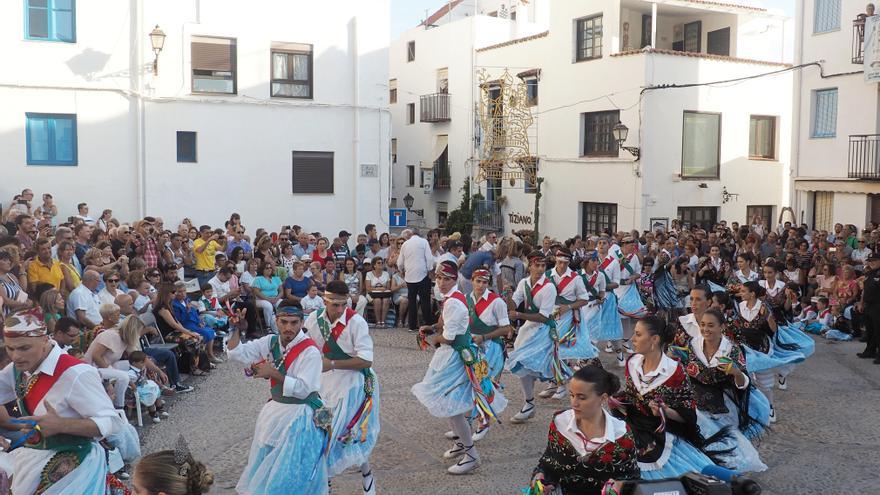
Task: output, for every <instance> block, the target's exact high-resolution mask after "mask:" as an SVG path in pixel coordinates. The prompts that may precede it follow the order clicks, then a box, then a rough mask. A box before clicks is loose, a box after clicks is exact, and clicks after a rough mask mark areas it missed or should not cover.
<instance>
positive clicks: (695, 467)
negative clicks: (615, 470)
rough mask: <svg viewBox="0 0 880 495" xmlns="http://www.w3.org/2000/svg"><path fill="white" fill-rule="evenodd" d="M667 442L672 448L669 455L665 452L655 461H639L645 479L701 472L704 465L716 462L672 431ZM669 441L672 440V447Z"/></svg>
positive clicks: (676, 476)
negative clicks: (646, 462)
mask: <svg viewBox="0 0 880 495" xmlns="http://www.w3.org/2000/svg"><path fill="white" fill-rule="evenodd" d="M666 442H667V445H666V448H667V449H671V451H670V452H669V453H668V456H667V455H666V454H665V453H664V455H663V456H661V457H660V459H659V460H658V461H657V462H655V463H651V464H645V463H642V462H640V463H639V469H641V471H642V479H643V480H659V479H663V478H678V477H679V476H681V475H683V474H685V473H689V472H691V471H696V472H698V473H699V472H700V471H702V470H703V468H704V467H706V466H710V465H713V464H714V463H713V462H712V459H709V457H708V456H706V454H704V453H703V452H702V451H701V450H700V449H698V448H696V447H694V446H693V445H691V444H689V443H688V442H686V441H684V440H682V439H680V438H679V437H677V436H675V435H673V434H671V433H666ZM669 442H672V446H671V447H670V446H669ZM664 458H665V459H664Z"/></svg>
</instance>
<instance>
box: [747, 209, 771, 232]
mask: <svg viewBox="0 0 880 495" xmlns="http://www.w3.org/2000/svg"><path fill="white" fill-rule="evenodd" d="M755 215H757V216H759V217H761V223H762V224H763V225H764V232H765V233H766V232H770V222H772V221H773V207H772V206H768V205H748V206H746V221H745V223H744V224H743V225H749V226H751V225H752V221H753V220H754V219H755Z"/></svg>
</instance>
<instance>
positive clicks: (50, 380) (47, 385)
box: [24, 353, 84, 414]
mask: <svg viewBox="0 0 880 495" xmlns="http://www.w3.org/2000/svg"><path fill="white" fill-rule="evenodd" d="M78 364H84V363H83V362H82V361H80V360H79V359H77V358H75V357H73V356H71V355H70V354H66V353H65V354H61V356H59V357H58V362H57V363H55V371H54V372H53V373H52V374H51V375H47V374H45V373H40V376H38V377H37V382H36V383H34V386H33V387H31V390H30V392H28V394H27V395H25V396H24V404H25V406H27V408H28V411H27V412H28V413H29V414H34V411H35V410H36V409H37V405H39V404H40V401H41V400H43V397H45V396H46V394H47V393H48V392H49V389H51V388H52V385H55V382H57V381H58V379H59V378H61V375H62V374H64V372H65V371H67V369H68V368H71V367H73V366H76V365H78Z"/></svg>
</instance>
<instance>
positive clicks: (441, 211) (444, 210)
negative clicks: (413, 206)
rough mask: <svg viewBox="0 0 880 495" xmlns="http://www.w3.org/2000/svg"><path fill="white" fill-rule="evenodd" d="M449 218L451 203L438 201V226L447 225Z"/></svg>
mask: <svg viewBox="0 0 880 495" xmlns="http://www.w3.org/2000/svg"><path fill="white" fill-rule="evenodd" d="M448 219H449V203H448V202H446V201H437V226H438V227H443V226H445V225H446V220H448Z"/></svg>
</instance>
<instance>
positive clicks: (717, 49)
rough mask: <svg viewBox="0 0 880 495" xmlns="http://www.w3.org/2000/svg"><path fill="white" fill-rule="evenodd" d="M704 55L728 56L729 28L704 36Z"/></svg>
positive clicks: (710, 32)
mask: <svg viewBox="0 0 880 495" xmlns="http://www.w3.org/2000/svg"><path fill="white" fill-rule="evenodd" d="M706 53H709V54H712V55H724V56H725V57H726V56H729V55H730V28H729V27H726V28H724V29H718V30H716V31H709V33H708V34H706Z"/></svg>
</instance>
